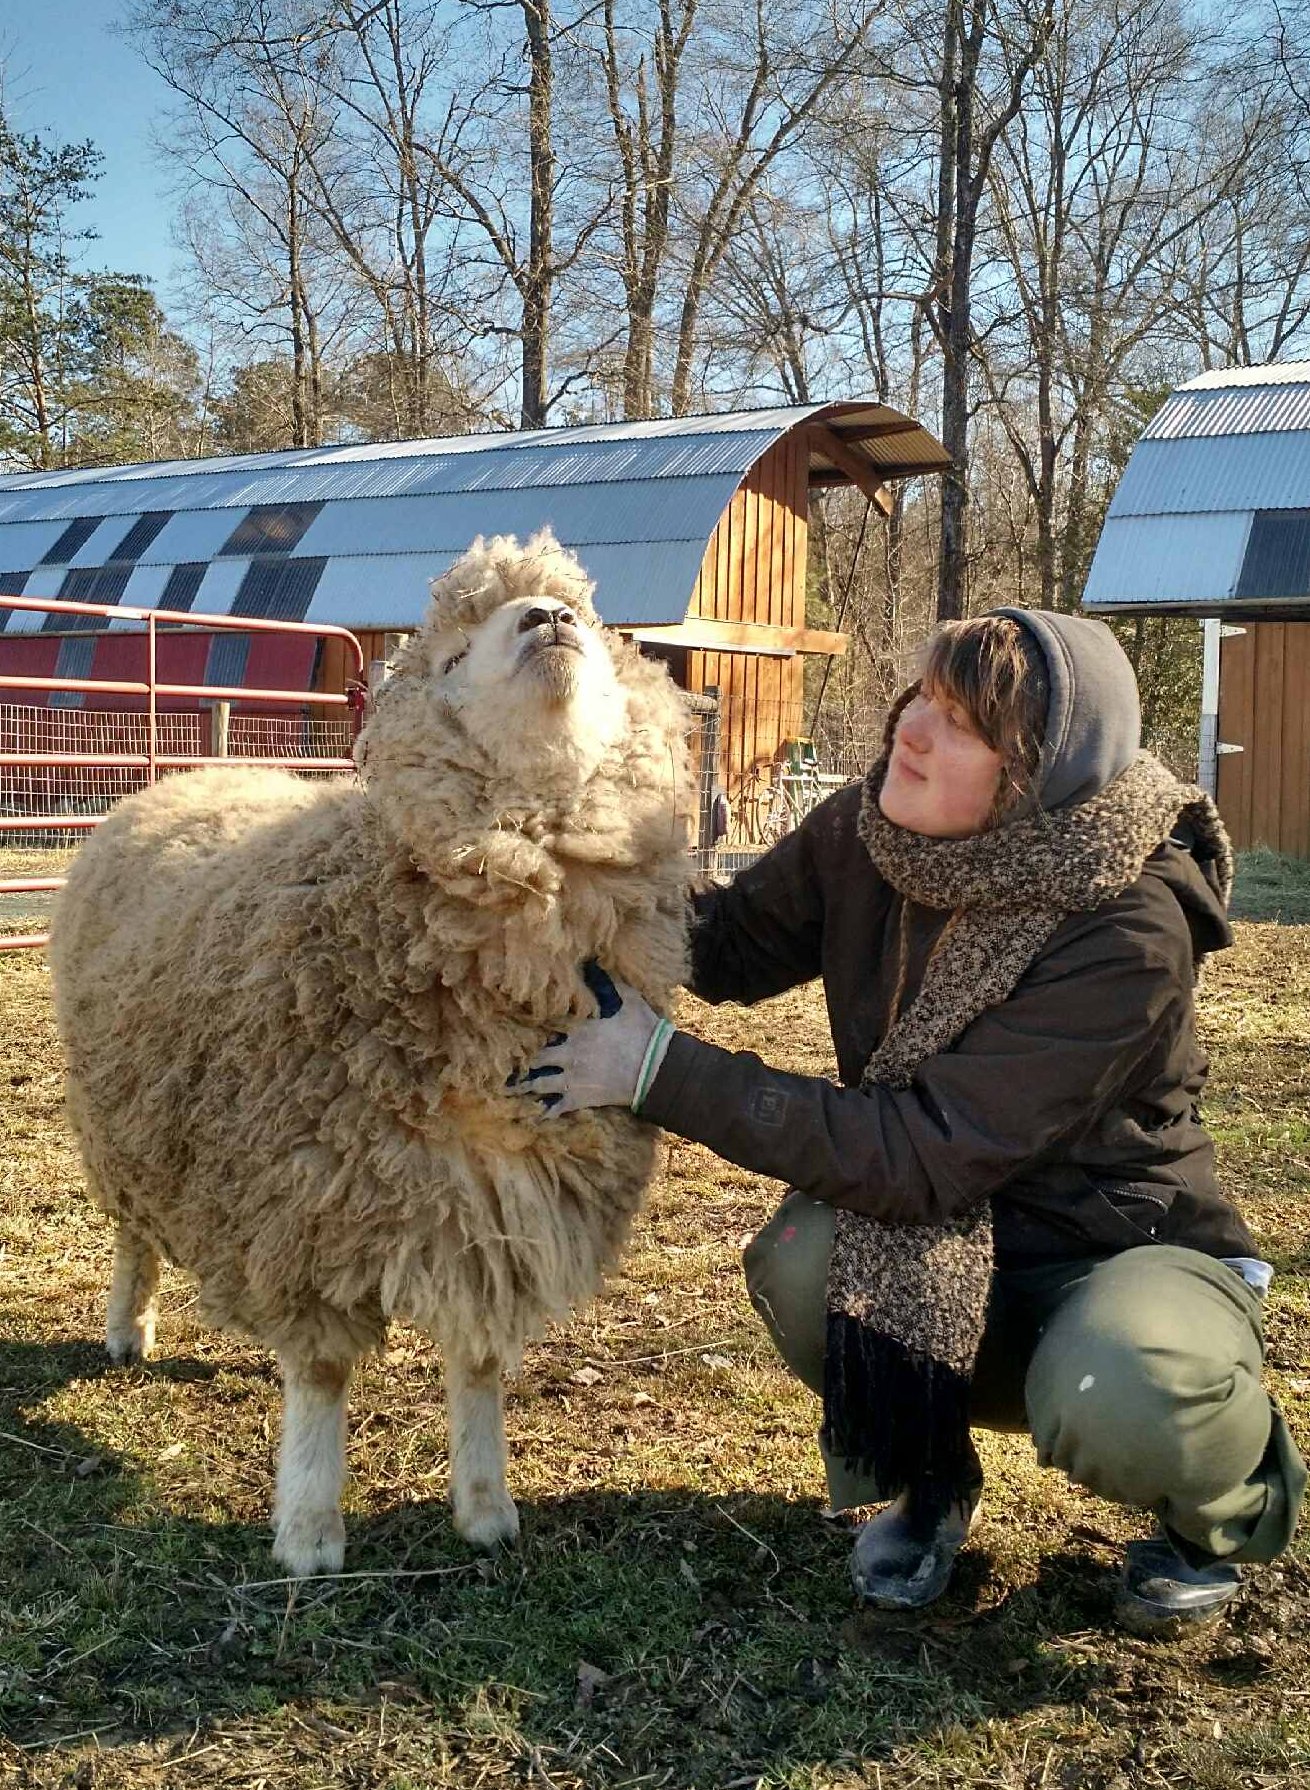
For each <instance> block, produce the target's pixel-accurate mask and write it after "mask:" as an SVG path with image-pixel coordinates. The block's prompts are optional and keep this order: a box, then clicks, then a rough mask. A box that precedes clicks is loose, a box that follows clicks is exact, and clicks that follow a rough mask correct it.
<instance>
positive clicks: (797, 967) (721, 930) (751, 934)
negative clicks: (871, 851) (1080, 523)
mask: <svg viewBox="0 0 1310 1790" xmlns="http://www.w3.org/2000/svg"><path fill="white" fill-rule="evenodd" d="M854 802H855V798H853V797H852V795H851V792H850V791H849V790H840V791H838V793H837V794H836V795H834V796H830V797H829V798H828V800H827V801H826V802H821V803H820V804H819V806H818V807H817V808H815V809H813V810H812V812H811V813H809V814H807V815H806V817H805V819H804V820H803V821H802V823H801V825H800V826H799V827H798V828H797V829H796V830H795V832H793V833H788V834H786V835H785V836H784V837H783V838H782V839H780V840H779V841H778V843H777V845H775V846H773V847H772V849H771V850H769V851H767V852H765V854H764V855H763V857H761V858H759V859H758V860H757V861H756V862H755V863H754V864H752V865H750V866H748V867H747V868H746V869H745V870H743V871H741V872H740V873H739V874H738V875H737V876H736V877H734V879H733V881H732V882H731V883H729V884H728V885H727V886H726V887H719V888H709V889H702V890H698V891H697V892H696V893H695V894H693V896H692V898H691V906H692V922H691V940H690V942H691V975H690V979H689V980H688V983H687V986H688V988H690V989H691V991H692V993H693V994H695V995H698V996H699V997H700V999H701V1000H703V1001H709V1002H711V1003H713V1004H714V1005H717V1004H718V1003H719V1002H720V1001H738V1002H740V1003H741V1004H742V1005H743V1006H749V1005H751V1003H752V1002H754V1001H762V1000H766V999H767V998H768V997H769V996H771V995H776V994H783V993H784V992H785V991H786V990H787V989H789V988H795V987H797V986H798V985H799V984H800V983H802V982H812V981H813V980H814V978H815V977H816V976H817V975H819V973H820V971H821V968H822V961H821V952H822V944H823V914H824V893H823V881H824V876H823V865H822V859H823V856H824V853H825V849H826V848H827V846H828V843H829V837H830V835H831V834H832V833H833V831H834V829H835V828H842V827H846V826H851V825H853V824H854V819H853V816H854V812H855V807H854Z"/></svg>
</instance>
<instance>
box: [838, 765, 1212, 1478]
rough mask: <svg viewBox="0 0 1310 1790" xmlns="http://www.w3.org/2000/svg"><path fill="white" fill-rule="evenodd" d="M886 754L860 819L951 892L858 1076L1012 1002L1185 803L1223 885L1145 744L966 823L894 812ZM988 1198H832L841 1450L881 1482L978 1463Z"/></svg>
mask: <svg viewBox="0 0 1310 1790" xmlns="http://www.w3.org/2000/svg"><path fill="white" fill-rule="evenodd" d="M886 769H887V753H886V752H884V754H883V755H882V757H881V758H880V759H879V760H878V762H877V763H876V764H875V765H874V767H873V769H872V770H871V771H870V773H869V775H868V778H867V780H866V784H865V790H864V797H863V802H862V806H861V813H860V834H861V837H862V838H863V840H864V842H865V845H866V846H867V848H868V851H869V855H870V856H871V857H872V859H873V861H874V863H875V865H876V866H877V867H878V870H879V871H880V872H881V874H882V875H883V876H884V877H885V878H886V880H887V881H888V882H889V883H890V884H891V886H892V887H893V888H894V889H896V890H897V892H898V893H899V894H901V895H902V896H903V897H904V898H905V899H906V900H907V901H915V902H919V903H922V904H923V905H925V906H929V907H934V908H939V909H942V908H944V909H948V910H950V911H951V913H952V921H951V922H950V923H948V926H947V928H946V929H945V930H944V931H943V933H942V935H941V938H940V939H939V942H938V945H937V947H936V949H935V950H934V952H933V955H932V958H931V959H930V961H929V964H928V967H927V969H926V970H925V972H924V976H923V981H922V985H921V986H920V988H919V990H918V992H917V994H916V995H915V997H914V1000H913V1001H912V1002H911V1003H910V1005H909V1007H908V1008H907V1009H906V1010H905V1011H904V1012H903V1013H902V1014H901V1015H900V1016H899V1017H895V1016H894V1017H893V1021H892V1024H891V1026H890V1028H889V1030H888V1032H887V1035H886V1037H885V1038H884V1039H883V1041H882V1043H881V1044H880V1045H879V1047H878V1049H877V1050H876V1051H875V1052H874V1054H873V1056H872V1057H871V1058H870V1060H869V1063H868V1065H867V1067H866V1069H865V1072H864V1077H863V1085H864V1086H866V1087H868V1086H871V1085H876V1084H882V1085H884V1086H887V1087H892V1088H908V1087H909V1086H910V1085H911V1083H912V1081H913V1079H914V1072H915V1070H916V1069H917V1067H918V1065H919V1064H920V1063H922V1062H923V1061H924V1059H925V1058H926V1057H929V1056H932V1055H935V1054H936V1053H937V1052H940V1051H943V1050H946V1049H948V1048H949V1047H950V1045H951V1044H953V1043H954V1041H955V1040H956V1039H957V1038H958V1037H959V1036H960V1034H961V1033H962V1032H963V1031H964V1030H965V1028H966V1027H967V1026H968V1025H969V1024H970V1022H971V1021H972V1020H974V1019H975V1018H977V1016H978V1015H979V1014H980V1013H982V1012H983V1011H984V1010H985V1009H986V1008H988V1007H992V1006H996V1005H998V1004H999V1003H1000V1002H1002V1001H1004V1000H1005V999H1006V997H1007V996H1008V995H1009V994H1010V992H1011V991H1012V990H1013V988H1014V987H1015V985H1016V984H1017V982H1018V981H1019V979H1020V977H1021V976H1022V975H1023V973H1024V971H1025V970H1026V969H1027V968H1028V965H1029V964H1030V963H1031V962H1032V961H1033V959H1034V957H1035V956H1036V955H1037V953H1038V952H1039V951H1040V950H1041V948H1042V946H1043V945H1044V944H1045V943H1046V941H1047V940H1048V939H1049V938H1050V936H1051V934H1052V933H1053V932H1054V931H1055V929H1056V927H1057V926H1058V925H1059V924H1060V922H1061V920H1062V919H1064V917H1065V915H1066V914H1067V913H1069V912H1072V911H1085V910H1090V909H1093V908H1095V907H1098V906H1100V905H1101V904H1102V903H1103V902H1105V901H1108V900H1110V899H1111V898H1112V897H1114V896H1115V895H1118V894H1120V893H1121V892H1122V891H1123V890H1124V889H1126V888H1128V887H1129V886H1130V885H1131V884H1132V883H1134V882H1136V880H1137V879H1138V877H1139V876H1140V875H1141V874H1142V869H1143V866H1144V865H1145V863H1146V860H1147V858H1148V857H1149V856H1150V855H1151V853H1152V852H1154V851H1155V850H1156V849H1157V848H1158V847H1159V846H1160V845H1161V844H1162V843H1163V842H1164V841H1165V840H1166V839H1168V837H1169V835H1170V834H1171V832H1172V831H1173V829H1174V828H1175V826H1176V825H1177V823H1178V821H1179V819H1180V817H1182V818H1183V819H1185V820H1186V821H1187V822H1188V823H1189V825H1190V827H1191V830H1192V833H1193V835H1194V837H1195V840H1196V845H1195V847H1194V849H1195V850H1196V851H1197V852H1198V854H1199V855H1200V856H1201V857H1203V858H1209V859H1212V860H1214V862H1215V865H1216V868H1217V870H1218V873H1219V879H1220V882H1221V886H1222V888H1223V891H1224V895H1225V897H1226V896H1227V893H1228V889H1229V887H1230V885H1231V881H1232V851H1231V848H1230V846H1229V842H1228V837H1227V834H1226V833H1225V831H1224V827H1223V823H1222V821H1221V820H1220V819H1219V815H1218V813H1217V811H1216V809H1215V806H1214V803H1213V802H1212V801H1211V800H1210V798H1209V796H1207V795H1206V794H1205V793H1204V792H1203V791H1202V790H1199V789H1196V788H1194V787H1191V786H1188V785H1186V784H1183V783H1180V782H1179V781H1178V779H1177V778H1175V777H1174V776H1173V775H1172V773H1171V772H1169V771H1168V770H1166V768H1165V767H1164V766H1163V765H1162V764H1161V763H1160V762H1159V760H1158V759H1156V758H1154V757H1152V756H1151V755H1150V754H1149V753H1145V752H1143V753H1141V754H1139V756H1138V758H1137V760H1136V762H1135V763H1134V764H1133V765H1132V766H1130V767H1129V769H1128V770H1126V771H1125V772H1123V774H1122V775H1121V776H1119V777H1118V778H1116V779H1115V781H1114V782H1113V783H1111V784H1110V785H1109V786H1108V788H1106V789H1105V790H1103V791H1102V792H1101V794H1100V795H1098V796H1095V797H1093V798H1092V799H1091V800H1090V801H1088V802H1085V803H1083V804H1081V805H1080V806H1079V807H1076V808H1071V809H1065V810H1060V811H1058V812H1057V813H1055V814H1046V813H1042V812H1038V813H1036V814H1034V815H1032V816H1030V817H1028V818H1026V819H1021V820H1018V821H1015V822H1013V823H1012V824H1011V825H1009V826H1003V827H998V828H996V829H994V830H993V831H991V832H988V833H982V834H978V835H975V836H974V837H972V838H968V839H931V838H928V837H926V836H924V835H922V834H918V833H911V832H908V831H906V830H905V829H904V828H901V827H898V826H895V825H894V824H893V823H892V822H890V821H889V820H888V819H887V818H886V816H885V815H884V814H883V813H882V810H881V808H880V806H879V802H878V797H879V793H880V791H881V789H882V782H883V778H884V776H885V774H886ZM991 1268H992V1240H991V1216H990V1211H989V1208H988V1206H987V1205H986V1203H985V1202H984V1203H983V1205H982V1206H981V1207H979V1208H976V1209H975V1210H974V1211H972V1212H970V1213H968V1214H967V1215H966V1216H965V1217H963V1218H962V1219H961V1220H960V1221H959V1222H958V1223H955V1224H952V1225H947V1226H941V1227H936V1226H926V1225H903V1226H891V1225H884V1224H881V1223H879V1222H878V1221H877V1220H876V1219H871V1218H867V1217H863V1216H861V1215H860V1214H857V1213H852V1212H845V1211H842V1212H838V1214H837V1230H836V1237H835V1241H834V1245H833V1252H832V1257H831V1261H830V1265H829V1273H828V1311H829V1325H828V1353H827V1360H826V1367H825V1389H824V1414H825V1430H826V1435H827V1439H828V1441H829V1443H830V1445H831V1447H832V1448H833V1450H834V1452H835V1453H839V1454H845V1455H846V1456H848V1457H849V1458H851V1459H858V1460H859V1461H861V1462H862V1464H863V1465H864V1466H865V1468H866V1470H868V1471H871V1472H872V1473H873V1475H874V1476H875V1477H876V1478H877V1479H878V1481H879V1483H880V1484H881V1485H882V1486H883V1487H884V1488H885V1489H886V1490H887V1493H888V1495H889V1496H891V1495H894V1494H895V1492H897V1491H899V1490H900V1489H901V1487H903V1486H904V1485H906V1484H911V1483H922V1482H931V1483H933V1484H934V1485H937V1486H940V1487H944V1488H946V1489H948V1490H953V1491H956V1492H959V1491H962V1490H963V1489H964V1487H965V1485H966V1484H967V1481H968V1478H969V1476H970V1471H971V1467H972V1453H971V1448H970V1445H969V1440H968V1391H969V1379H970V1376H971V1374H972V1371H973V1364H974V1360H975V1357H976V1355H977V1350H978V1344H979V1342H980V1341H981V1338H982V1332H983V1326H984V1323H985V1320H986V1314H987V1299H988V1293H989V1289H990V1284H991Z"/></svg>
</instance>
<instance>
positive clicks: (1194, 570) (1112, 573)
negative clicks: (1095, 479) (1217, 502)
mask: <svg viewBox="0 0 1310 1790" xmlns="http://www.w3.org/2000/svg"><path fill="white" fill-rule="evenodd" d="M1250 526H1251V518H1250V516H1249V514H1246V513H1243V512H1240V511H1238V512H1229V513H1227V514H1223V515H1217V516H1215V515H1210V516H1125V517H1118V518H1109V519H1107V521H1106V524H1105V527H1104V528H1103V529H1102V531H1101V538H1100V540H1099V542H1098V543H1097V547H1096V556H1095V558H1094V559H1093V561H1092V569H1091V571H1090V573H1089V574H1088V578H1087V588H1086V590H1085V591H1084V593H1083V603H1084V605H1085V606H1086V607H1087V608H1089V609H1097V608H1102V607H1105V608H1114V607H1120V606H1122V605H1125V604H1139V603H1144V604H1149V605H1152V606H1154V605H1156V604H1160V603H1169V602H1174V603H1199V602H1222V601H1223V600H1224V599H1225V598H1227V597H1231V595H1232V594H1233V591H1234V589H1235V588H1236V585H1237V579H1238V575H1239V573H1240V572H1241V569H1242V555H1243V553H1244V551H1245V549H1246V537H1247V534H1248V533H1249V531H1250Z"/></svg>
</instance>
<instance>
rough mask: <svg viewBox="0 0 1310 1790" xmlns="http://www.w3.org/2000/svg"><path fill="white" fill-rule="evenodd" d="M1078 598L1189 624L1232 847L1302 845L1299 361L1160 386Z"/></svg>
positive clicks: (1306, 812) (1304, 532)
mask: <svg viewBox="0 0 1310 1790" xmlns="http://www.w3.org/2000/svg"><path fill="white" fill-rule="evenodd" d="M1083 606H1084V608H1086V609H1087V610H1089V611H1090V612H1091V613H1093V614H1100V615H1106V616H1108V615H1140V614H1143V613H1152V614H1153V613H1160V612H1166V613H1172V614H1176V615H1191V616H1196V617H1197V618H1198V619H1199V620H1200V621H1201V622H1202V623H1203V626H1204V630H1205V645H1204V675H1203V690H1202V703H1201V708H1202V714H1201V737H1200V749H1199V762H1200V781H1201V782H1202V783H1203V784H1205V786H1206V787H1207V788H1209V789H1211V790H1212V791H1214V792H1215V794H1216V798H1217V800H1218V803H1219V808H1220V811H1221V812H1222V814H1223V816H1224V819H1225V821H1226V823H1227V825H1228V829H1229V831H1230V833H1231V834H1232V837H1233V842H1234V844H1235V845H1236V846H1238V847H1239V848H1241V847H1246V846H1252V845H1268V846H1272V847H1273V848H1274V849H1275V850H1278V851H1284V852H1289V853H1291V854H1293V855H1294V856H1297V857H1310V361H1289V362H1286V363H1284V364H1283V365H1281V366H1265V367H1238V368H1233V369H1231V370H1230V371H1227V372H1219V373H1205V374H1202V376H1201V377H1200V378H1199V379H1193V380H1191V381H1190V382H1189V383H1188V384H1187V385H1184V386H1181V387H1180V388H1179V389H1178V390H1177V391H1176V392H1174V393H1173V395H1172V396H1171V397H1170V398H1168V399H1167V400H1166V402H1165V403H1164V404H1163V405H1162V406H1161V407H1160V409H1159V410H1158V411H1157V412H1156V414H1155V416H1154V417H1153V419H1152V421H1151V423H1150V426H1149V427H1148V428H1147V430H1146V431H1145V433H1144V434H1143V436H1142V439H1141V440H1140V441H1139V442H1138V444H1137V446H1136V447H1135V448H1134V449H1133V452H1132V456H1131V458H1130V459H1129V462H1128V465H1127V468H1126V469H1125V471H1124V474H1123V477H1122V478H1121V480H1120V481H1119V486H1118V489H1117V490H1116V491H1115V493H1114V497H1113V499H1112V501H1111V503H1110V507H1109V511H1108V512H1107V515H1106V519H1105V525H1104V528H1103V529H1102V532H1101V538H1100V541H1099V542H1098V544H1097V548H1096V554H1095V557H1094V559H1093V561H1092V567H1091V572H1090V574H1089V576H1088V580H1087V588H1086V591H1085V592H1084V595H1083Z"/></svg>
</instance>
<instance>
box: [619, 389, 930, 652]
mask: <svg viewBox="0 0 1310 1790" xmlns="http://www.w3.org/2000/svg"><path fill="white" fill-rule="evenodd" d="M787 442H792V443H796V444H798V445H799V446H800V447H801V448H802V450H803V453H802V464H801V465H800V466H799V467H798V471H799V473H800V478H801V488H800V492H799V493H798V495H799V498H800V501H801V502H802V503H803V501H804V497H803V493H804V492H805V491H816V490H819V491H821V490H826V489H831V488H832V487H834V486H839V485H853V486H854V487H855V488H856V490H857V491H860V492H862V493H863V494H864V496H865V497H867V498H868V500H869V502H870V503H871V504H873V505H874V507H875V508H876V509H877V511H878V513H879V515H881V516H883V517H888V516H890V515H891V513H892V510H893V507H894V504H895V498H894V495H893V493H892V490H891V488H890V481H891V480H894V479H904V478H914V477H917V476H919V475H921V474H933V473H941V472H943V471H944V470H945V469H946V468H947V467H948V466H949V465H950V456H949V455H948V454H947V452H946V450H945V449H944V448H943V447H942V445H941V443H940V442H939V441H938V440H937V439H936V437H935V436H933V435H931V434H930V433H929V432H928V430H926V429H925V428H924V427H923V425H922V424H921V423H917V422H915V421H914V419H913V418H912V417H909V416H906V415H904V413H903V412H901V411H899V410H893V409H892V408H891V406H890V405H886V404H879V403H873V402H870V401H868V400H855V401H844V402H839V403H834V404H828V405H824V406H822V407H820V408H816V409H815V410H813V411H811V412H810V413H809V415H808V416H806V417H805V418H804V419H803V420H798V422H797V423H796V425H795V426H794V427H793V429H792V430H791V431H790V432H789V434H788V435H785V436H783V437H782V438H781V439H780V441H779V442H778V443H776V444H775V447H774V448H773V449H771V450H770V454H771V455H772V454H775V453H777V452H780V451H781V450H782V448H783V444H784V443H787ZM751 483H752V475H751V474H748V475H747V477H746V480H745V481H744V484H745V485H750V484H751ZM739 495H740V493H739ZM725 515H726V512H725ZM618 626H619V631H620V632H621V633H623V634H626V635H627V636H628V637H629V638H630V639H632V640H638V641H642V642H645V643H647V644H650V645H652V646H666V647H678V648H685V649H688V650H690V651H693V652H719V653H738V654H747V655H751V656H755V657H761V658H769V659H791V658H794V657H795V656H796V655H797V654H808V653H816V654H824V655H830V656H837V655H839V654H842V653H844V652H845V651H846V646H847V637H846V635H844V634H838V633H833V632H831V631H829V630H826V629H823V628H810V627H804V626H802V627H794V626H793V627H786V626H779V625H777V624H776V623H767V622H762V621H758V620H750V621H747V620H729V619H726V618H723V617H721V616H719V617H711V616H706V615H699V614H696V613H694V612H693V613H689V614H688V615H687V616H686V618H685V619H684V620H683V621H681V622H672V623H664V624H659V625H653V624H645V625H642V624H638V623H629V624H625V623H622V622H620V623H619V624H618Z"/></svg>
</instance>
